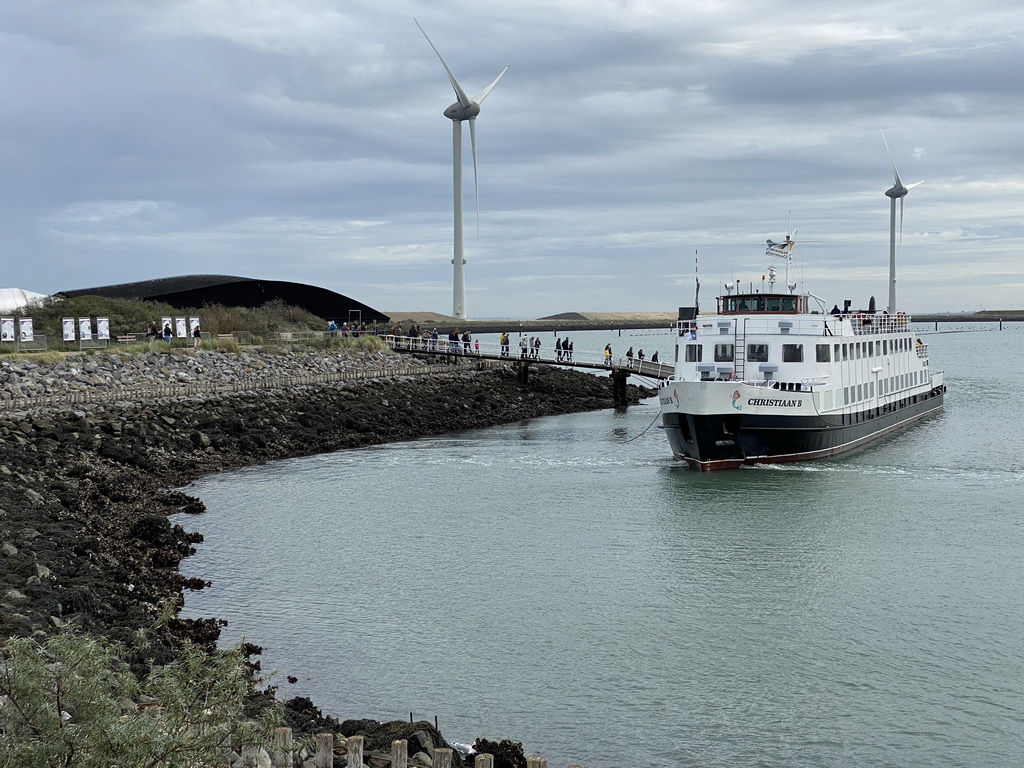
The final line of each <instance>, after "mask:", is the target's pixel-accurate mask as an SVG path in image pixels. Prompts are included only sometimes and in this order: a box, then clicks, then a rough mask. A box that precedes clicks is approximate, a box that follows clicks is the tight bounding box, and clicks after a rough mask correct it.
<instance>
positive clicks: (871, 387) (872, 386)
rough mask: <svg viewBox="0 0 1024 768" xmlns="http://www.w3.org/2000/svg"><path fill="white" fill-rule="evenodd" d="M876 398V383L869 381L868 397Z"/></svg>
mask: <svg viewBox="0 0 1024 768" xmlns="http://www.w3.org/2000/svg"><path fill="white" fill-rule="evenodd" d="M874 396H875V382H873V381H869V382H868V397H874Z"/></svg>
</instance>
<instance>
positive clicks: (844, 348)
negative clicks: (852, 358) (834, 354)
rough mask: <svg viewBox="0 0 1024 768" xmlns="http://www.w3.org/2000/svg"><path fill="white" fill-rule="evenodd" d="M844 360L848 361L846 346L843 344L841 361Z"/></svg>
mask: <svg viewBox="0 0 1024 768" xmlns="http://www.w3.org/2000/svg"><path fill="white" fill-rule="evenodd" d="M846 359H848V358H847V357H846V345H845V344H843V360H846Z"/></svg>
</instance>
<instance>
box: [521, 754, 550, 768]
mask: <svg viewBox="0 0 1024 768" xmlns="http://www.w3.org/2000/svg"><path fill="white" fill-rule="evenodd" d="M526 768H548V759H547V758H546V757H528V758H526Z"/></svg>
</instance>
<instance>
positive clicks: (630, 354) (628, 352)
mask: <svg viewBox="0 0 1024 768" xmlns="http://www.w3.org/2000/svg"><path fill="white" fill-rule="evenodd" d="M626 367H627V368H632V367H633V348H632V347H630V348H629V349H627V350H626Z"/></svg>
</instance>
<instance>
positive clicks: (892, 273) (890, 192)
mask: <svg viewBox="0 0 1024 768" xmlns="http://www.w3.org/2000/svg"><path fill="white" fill-rule="evenodd" d="M882 143H883V144H885V153H886V154H887V155H888V156H889V162H890V163H892V175H893V178H894V179H895V183H894V184H893V185H892V187H891V188H890V189H887V190H885V196H886V197H888V198H889V200H890V204H889V310H888V311H889V314H890V315H894V314H896V200H897V199H898V200H899V201H900V248H901V249H902V247H903V198H905V197H906V196H907V193H908V192H909V191H910V190H912V189H913V188H914V187H916V186H919V185H921V184H924V181H923V180H922V181H918V182H916V183H914V184H911V185H910V186H909V187H906V186H904V185H903V182H902V181H901V180H900V172H899V171H897V170H896V162H895V161H894V160H893V159H892V152H890V151H889V142H887V141H886V140H885V131H882Z"/></svg>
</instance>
